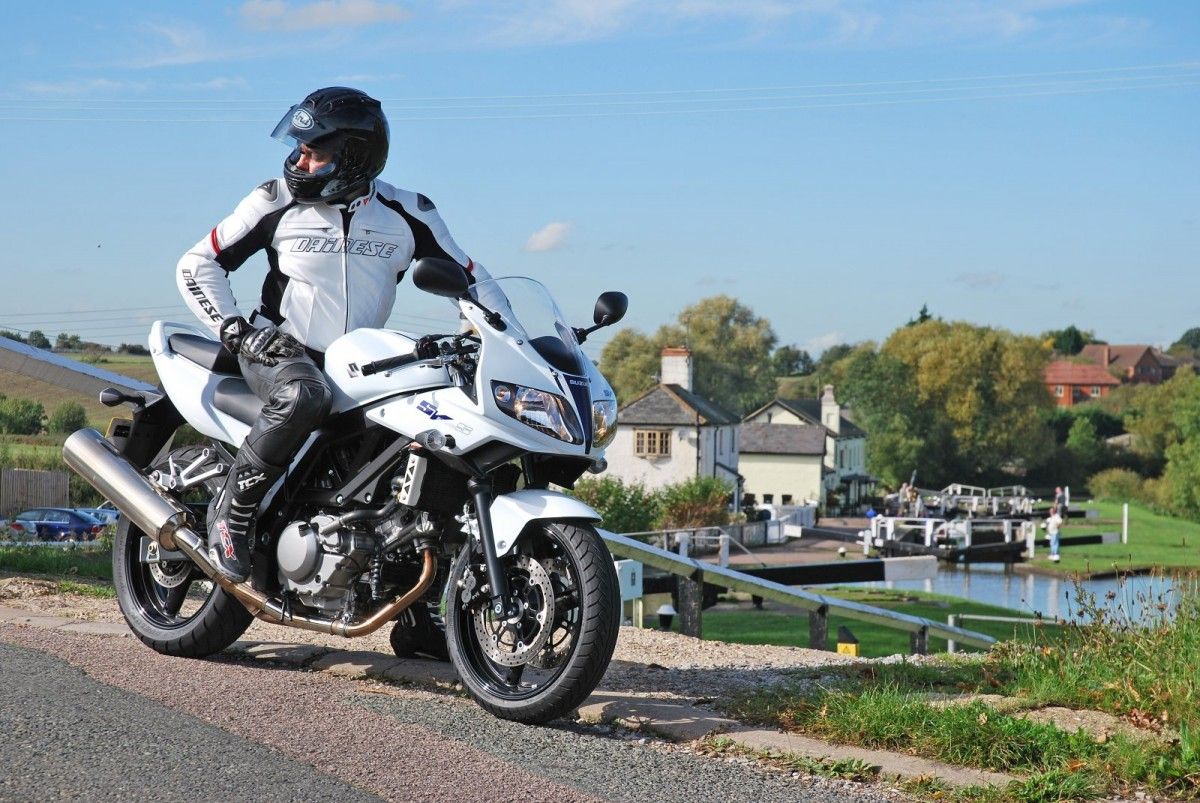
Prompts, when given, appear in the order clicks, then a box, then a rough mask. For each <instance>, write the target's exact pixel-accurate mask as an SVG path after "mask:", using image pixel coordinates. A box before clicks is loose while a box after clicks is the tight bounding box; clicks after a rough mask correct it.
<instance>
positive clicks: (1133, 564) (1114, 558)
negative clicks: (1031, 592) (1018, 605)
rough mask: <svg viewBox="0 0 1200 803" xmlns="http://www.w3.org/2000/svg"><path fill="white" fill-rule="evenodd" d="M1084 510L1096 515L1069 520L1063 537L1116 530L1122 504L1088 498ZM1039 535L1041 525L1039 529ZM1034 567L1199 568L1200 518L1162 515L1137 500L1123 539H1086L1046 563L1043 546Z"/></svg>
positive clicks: (1078, 569)
mask: <svg viewBox="0 0 1200 803" xmlns="http://www.w3.org/2000/svg"><path fill="white" fill-rule="evenodd" d="M1083 507H1084V509H1088V510H1095V511H1096V512H1097V513H1098V515H1099V518H1098V519H1082V520H1081V519H1071V521H1070V522H1069V523H1068V524H1067V526H1066V527H1064V528H1063V531H1062V534H1063V537H1070V536H1075V535H1091V534H1093V533H1103V532H1116V533H1119V532H1120V531H1121V515H1122V511H1121V505H1120V503H1117V502H1089V503H1088V504H1086V505H1084V506H1083ZM1038 534H1039V536H1040V535H1044V534H1045V530H1039V531H1038ZM1036 555H1037V560H1035V561H1034V562H1033V563H1034V565H1037V566H1044V567H1046V568H1052V569H1054V570H1055V571H1059V572H1068V573H1083V574H1090V573H1093V572H1112V571H1130V570H1131V569H1149V568H1158V569H1166V570H1180V569H1182V570H1188V569H1191V570H1200V523H1197V522H1194V521H1187V520H1185V519H1177V518H1173V517H1171V516H1163V515H1160V514H1158V513H1155V512H1154V511H1152V510H1150V509H1149V508H1146V507H1142V506H1141V505H1135V504H1132V503H1131V504H1130V505H1129V543H1128V544H1121V543H1116V544H1088V545H1084V546H1071V547H1069V548H1064V549H1063V550H1062V560H1061V561H1060V562H1059V563H1051V562H1050V561H1049V560H1048V559H1047V558H1048V554H1047V551H1046V550H1045V549H1039V550H1038V551H1037V553H1036Z"/></svg>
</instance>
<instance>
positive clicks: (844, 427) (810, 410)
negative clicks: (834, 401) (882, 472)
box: [747, 399, 867, 438]
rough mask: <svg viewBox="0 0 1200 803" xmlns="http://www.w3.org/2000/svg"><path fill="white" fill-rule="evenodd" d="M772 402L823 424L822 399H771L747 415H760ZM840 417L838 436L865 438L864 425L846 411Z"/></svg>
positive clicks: (803, 417) (812, 422) (818, 423)
mask: <svg viewBox="0 0 1200 803" xmlns="http://www.w3.org/2000/svg"><path fill="white" fill-rule="evenodd" d="M772 404H778V405H779V406H780V407H783V408H784V409H785V410H787V411H788V412H790V413H793V414H795V415H797V416H799V417H800V418H801V419H803V420H805V421H807V422H808V423H810V424H816V425H817V426H821V400H820V399H775V400H773V401H771V402H770V403H768V404H764V405H763V406H762V407H760V408H758V409H757V410H755V411H754V412H753V413H751V414H750V415H749V416H747V418H751V417H753V416H756V415H758V414H759V413H761V412H762V411H763V410H765V409H767V408H768V407H770V406H771V405H772ZM840 417H841V419H842V420H841V424H840V430H841V431H840V432H838V434H837V436H836V437H839V438H865V437H866V436H867V433H866V432H865V431H864V430H863V428H862V427H860V426H858V425H857V424H855V423H854V422H853V421H851V420H850V419H849V418H847V417H846V414H845V412H843V413H842V415H841V416H840ZM785 426H786V425H785Z"/></svg>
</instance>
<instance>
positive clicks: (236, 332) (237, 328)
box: [219, 315, 254, 354]
mask: <svg viewBox="0 0 1200 803" xmlns="http://www.w3.org/2000/svg"><path fill="white" fill-rule="evenodd" d="M253 331H254V327H253V326H251V325H250V322H249V321H247V320H246V319H245V318H243V317H242V316H241V315H234V316H232V317H229V318H226V319H225V320H223V321H221V327H220V331H219V333H220V338H221V345H223V346H224V347H225V348H226V349H228V350H229V353H231V354H237V353H238V349H239V348H241V346H242V340H243V339H244V338H245V337H246V335H248V334H250V333H251V332H253Z"/></svg>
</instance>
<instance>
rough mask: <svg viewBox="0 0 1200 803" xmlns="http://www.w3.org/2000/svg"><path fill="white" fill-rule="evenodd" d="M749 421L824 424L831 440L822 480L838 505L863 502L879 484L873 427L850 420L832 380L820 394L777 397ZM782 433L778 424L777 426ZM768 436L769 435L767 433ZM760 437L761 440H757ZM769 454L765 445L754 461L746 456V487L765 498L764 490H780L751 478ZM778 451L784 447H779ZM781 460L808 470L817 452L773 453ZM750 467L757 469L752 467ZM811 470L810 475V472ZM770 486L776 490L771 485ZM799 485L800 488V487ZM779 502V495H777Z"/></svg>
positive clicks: (824, 498)
mask: <svg viewBox="0 0 1200 803" xmlns="http://www.w3.org/2000/svg"><path fill="white" fill-rule="evenodd" d="M747 424H764V425H768V426H770V427H775V426H805V427H811V426H819V427H821V428H822V429H823V430H824V434H825V445H824V454H823V456H822V467H823V468H822V480H821V486H820V494H819V498H820V501H821V502H823V503H828V501H829V495H830V494H831V493H832V494H835V495H836V498H837V500H838V501H837V505H838V506H853V505H857V504H858V503H859V501H860V500H861V499H862V497H863V496H864V495H865V494H866V493H867V492H868V491H869V490H870V488H871V487H872V486H873V485H874V482H875V481H874V479H873V478H872V477H871V476H870V475H869V474H867V433H866V432H864V431H863V430H862V429H861V428H860V427H858V426H857V425H855V424H854V422H852V421H850V420H849V419H848V418H846V416H845V415H844V414H843V413H842V406H841V405H840V404H839V403H838V401H837V399H836V398H835V396H834V395H833V385H826V386H825V388H824V391H823V392H822V394H821V398H820V399H775V400H774V401H772V402H770V403H768V404H766V405H764V406H762V407H760V408H759V409H757V410H755V411H754V412H752V413H750V414H749V415H748V416H746V418H745V420H744V422H743V426H745V425H747ZM775 432H776V433H778V430H775ZM764 437H765V436H764ZM791 442H793V443H794V444H796V445H797V446H798V444H800V443H801V442H804V443H807V441H802V440H801V437H800V435H799V434H793V435H792V437H791ZM756 443H757V441H756ZM763 454H771V453H770V452H764V451H763V450H762V449H760V450H759V451H758V452H756V453H755V455H756V456H754V457H751V458H750V459H749V462H747V461H746V457H745V456H743V458H742V462H743V465H744V466H745V468H743V473H744V474H746V478H747V479H746V492H747V493H753V494H755V495H756V497H757V498H759V499H761V498H762V494H763V493H777V491H776V490H775V489H774V486H770V485H769V484H767V485H762V484H761V480H760V488H761V489H760V490H755V487H754V484H752V483H751V481H750V479H751V477H752V476H754V477H760V476H761V475H762V474H763V470H760V468H759V464H760V463H764V464H765V463H767V462H768V461H767V459H765V458H764V457H762V456H761V455H763ZM774 454H778V452H774ZM772 459H773V460H774V461H775V462H781V463H788V464H789V465H792V466H793V468H792V470H793V471H794V472H797V473H803V472H804V471H806V468H805V467H807V466H810V465H811V463H812V454H810V453H804V454H799V453H797V454H794V455H792V456H791V457H790V463H789V462H788V461H789V458H783V459H781V458H772ZM747 470H749V471H750V472H751V473H746V471H747ZM810 475H811V471H810V470H809V473H808V474H805V476H810ZM768 487H770V488H771V490H767V488H768ZM798 491H799V489H796V491H795V492H798ZM776 501H777V502H778V501H779V500H778V499H776Z"/></svg>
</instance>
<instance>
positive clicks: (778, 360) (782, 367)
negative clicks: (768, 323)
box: [771, 346, 817, 376]
mask: <svg viewBox="0 0 1200 803" xmlns="http://www.w3.org/2000/svg"><path fill="white" fill-rule="evenodd" d="M816 367H817V364H816V363H815V362H813V358H812V357H811V356H809V353H808V352H807V351H805V350H804V349H798V348H796V347H795V346H780V347H779V348H777V349H775V353H774V354H772V355H771V370H772V371H773V372H774V374H775V376H808V375H809V374H811V373H812V372H813V370H814V369H815V368H816Z"/></svg>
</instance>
